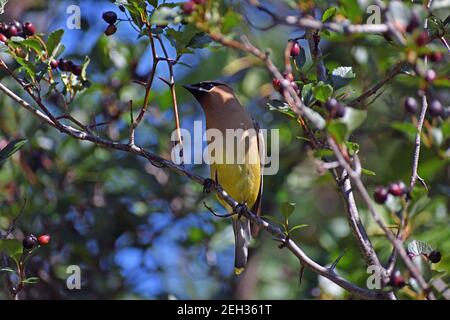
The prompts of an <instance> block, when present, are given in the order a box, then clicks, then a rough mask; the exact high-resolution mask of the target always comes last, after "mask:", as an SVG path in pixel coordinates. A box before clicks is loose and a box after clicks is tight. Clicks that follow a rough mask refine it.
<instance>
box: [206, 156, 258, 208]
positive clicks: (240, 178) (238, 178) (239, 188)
mask: <svg viewBox="0 0 450 320" xmlns="http://www.w3.org/2000/svg"><path fill="white" fill-rule="evenodd" d="M216 171H217V180H218V182H219V184H220V185H221V186H222V188H223V189H224V190H225V191H226V192H227V193H228V194H229V195H230V196H231V197H232V198H233V199H234V200H236V201H238V202H239V203H246V204H247V207H248V208H251V207H253V205H254V204H255V202H256V199H257V198H258V193H259V187H260V184H261V168H260V164H259V162H258V163H255V164H248V163H244V164H211V179H213V180H215V178H216ZM219 201H220V203H221V204H222V205H223V206H224V207H225V208H227V210H228V211H229V212H231V208H230V206H229V205H228V204H226V203H225V202H224V201H222V200H221V199H219Z"/></svg>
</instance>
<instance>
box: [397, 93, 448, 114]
mask: <svg viewBox="0 0 450 320" xmlns="http://www.w3.org/2000/svg"><path fill="white" fill-rule="evenodd" d="M403 105H404V107H405V110H406V112H408V113H411V114H417V112H418V111H419V104H418V103H417V100H416V99H415V98H413V97H407V98H406V99H405V101H404V103H403ZM428 113H429V114H430V115H431V116H432V117H433V118H437V117H442V118H443V119H446V118H447V117H448V114H449V110H446V109H445V108H444V106H443V105H442V103H441V102H440V101H439V100H437V99H434V100H432V101H431V102H430V104H429V105H428Z"/></svg>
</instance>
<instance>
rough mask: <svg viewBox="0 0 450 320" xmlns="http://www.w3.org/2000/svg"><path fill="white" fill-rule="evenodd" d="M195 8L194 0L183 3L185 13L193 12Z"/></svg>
mask: <svg viewBox="0 0 450 320" xmlns="http://www.w3.org/2000/svg"><path fill="white" fill-rule="evenodd" d="M194 9H195V3H194V2H193V1H188V2H185V3H183V13H184V14H191V13H192V12H194Z"/></svg>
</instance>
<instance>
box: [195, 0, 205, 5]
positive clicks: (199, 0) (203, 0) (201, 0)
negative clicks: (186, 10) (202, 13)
mask: <svg viewBox="0 0 450 320" xmlns="http://www.w3.org/2000/svg"><path fill="white" fill-rule="evenodd" d="M193 1H194V2H195V4H204V3H205V0H193Z"/></svg>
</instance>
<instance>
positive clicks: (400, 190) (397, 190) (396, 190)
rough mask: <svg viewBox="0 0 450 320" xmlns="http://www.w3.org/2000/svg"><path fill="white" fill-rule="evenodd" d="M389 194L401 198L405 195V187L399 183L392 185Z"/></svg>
mask: <svg viewBox="0 0 450 320" xmlns="http://www.w3.org/2000/svg"><path fill="white" fill-rule="evenodd" d="M389 193H390V194H392V195H393V196H394V197H400V196H402V195H403V194H404V193H405V188H404V185H403V186H402V185H401V184H400V183H398V182H394V183H391V184H390V185H389Z"/></svg>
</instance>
